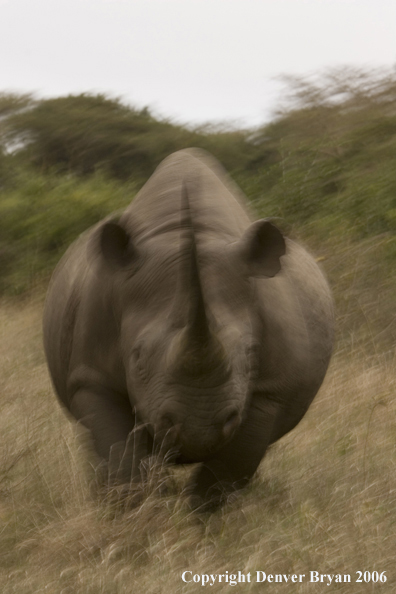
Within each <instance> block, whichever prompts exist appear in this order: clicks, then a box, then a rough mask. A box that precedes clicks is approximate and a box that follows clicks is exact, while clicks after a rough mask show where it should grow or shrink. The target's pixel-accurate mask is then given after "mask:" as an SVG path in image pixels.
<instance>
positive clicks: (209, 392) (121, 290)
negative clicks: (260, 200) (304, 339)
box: [99, 187, 285, 462]
mask: <svg viewBox="0 0 396 594" xmlns="http://www.w3.org/2000/svg"><path fill="white" fill-rule="evenodd" d="M181 213H182V216H181V220H180V225H179V228H178V230H177V231H176V232H174V233H173V234H172V233H171V234H163V235H158V236H155V235H154V236H153V237H152V238H149V239H147V240H145V241H143V240H139V239H138V240H137V241H135V240H134V231H133V221H132V222H125V221H124V222H119V223H114V222H108V223H105V224H104V225H103V226H102V227H101V229H100V241H99V243H100V253H101V259H102V260H103V261H104V262H105V263H106V270H105V272H104V273H103V274H107V275H109V274H110V275H112V276H113V282H112V286H113V292H114V300H113V303H114V315H115V317H116V319H117V324H118V327H119V331H120V337H121V340H120V345H121V350H122V353H121V356H122V359H123V362H124V368H125V373H126V383H127V389H128V393H129V396H130V399H131V404H132V406H133V407H134V408H135V410H136V412H137V414H138V417H139V418H140V420H141V421H142V422H143V423H145V424H146V425H147V427H148V428H149V430H150V432H151V433H152V435H153V437H154V438H155V440H156V441H157V443H161V444H163V445H165V450H166V451H169V450H172V451H174V452H176V456H177V457H178V459H179V460H181V461H186V462H187V461H188V462H190V461H201V460H205V459H206V458H208V457H210V456H212V455H213V453H214V452H216V451H217V450H219V449H220V448H221V447H222V446H223V445H224V444H225V443H227V441H229V440H230V439H231V438H232V436H233V435H234V434H235V432H236V431H237V430H238V428H239V426H240V424H241V422H242V421H243V418H244V411H245V409H246V406H247V402H248V398H249V386H250V382H251V379H252V376H253V374H254V372H255V367H256V366H257V361H256V357H255V352H256V349H255V346H256V344H255V335H254V325H255V319H254V313H253V312H254V311H255V307H254V299H255V294H254V283H253V282H252V280H251V279H252V277H272V276H274V275H276V274H277V273H278V272H279V271H280V257H281V256H282V255H283V254H284V253H285V241H284V238H283V236H282V234H281V232H280V231H279V230H278V229H277V228H276V227H275V226H274V225H273V224H272V223H270V222H269V221H267V220H259V221H256V222H255V223H252V224H251V225H250V226H249V227H248V228H247V229H246V231H245V232H244V234H243V235H242V236H241V237H240V238H239V239H238V240H237V241H232V242H229V240H219V239H216V240H213V241H210V240H208V241H207V240H206V238H205V236H204V235H202V237H203V239H202V240H201V235H200V233H197V232H196V231H195V229H194V225H193V221H192V217H191V214H190V208H189V202H188V195H187V190H186V188H185V187H184V189H183V190H182V208H181Z"/></svg>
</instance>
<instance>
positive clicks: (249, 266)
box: [237, 219, 286, 277]
mask: <svg viewBox="0 0 396 594" xmlns="http://www.w3.org/2000/svg"><path fill="white" fill-rule="evenodd" d="M237 249H238V252H239V256H240V258H241V260H242V263H243V266H244V269H245V270H246V273H247V275H248V276H256V277H272V276H275V275H276V274H278V272H279V271H280V269H281V263H280V257H281V256H283V255H284V254H285V253H286V244H285V239H284V237H283V235H282V233H281V232H280V231H279V229H278V228H277V227H275V225H273V224H272V223H270V221H268V220H266V219H260V220H259V221H256V222H254V223H252V224H251V225H250V227H249V228H248V229H247V230H246V231H245V233H244V235H243V236H242V238H241V240H240V241H239V242H238V248H237Z"/></svg>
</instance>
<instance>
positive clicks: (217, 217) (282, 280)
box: [44, 149, 334, 507]
mask: <svg viewBox="0 0 396 594" xmlns="http://www.w3.org/2000/svg"><path fill="white" fill-rule="evenodd" d="M333 319H334V316H333V302H332V297H331V293H330V290H329V287H328V284H327V281H326V280H325V278H324V276H323V274H322V272H321V270H320V269H319V267H318V265H317V264H316V262H315V260H314V258H313V257H312V256H311V255H310V254H309V253H307V251H306V250H305V249H304V248H303V247H301V246H300V245H298V244H297V243H295V242H294V241H292V240H290V239H288V238H286V237H284V235H283V234H282V232H281V231H280V230H279V229H278V228H277V226H276V225H274V223H273V221H271V220H268V219H261V220H256V221H253V222H252V218H251V216H250V213H249V210H248V207H247V200H246V199H245V198H244V196H243V195H242V192H241V191H240V190H239V189H238V188H237V187H236V185H234V184H233V182H232V181H231V180H230V178H229V177H228V176H227V174H226V173H225V171H224V170H223V169H222V168H221V166H220V165H219V164H218V163H217V161H216V160H215V159H214V158H213V157H211V156H210V155H209V154H207V153H205V152H204V151H201V150H198V149H188V150H183V151H178V152H176V153H174V154H172V155H170V156H169V157H167V158H166V159H165V160H164V161H163V162H162V163H161V164H160V165H159V167H158V168H157V169H156V171H155V172H154V174H153V175H152V177H151V178H150V179H149V180H148V181H147V183H146V184H145V185H144V186H143V188H142V189H141V190H140V192H139V193H138V195H137V196H136V198H135V199H134V200H133V201H132V202H131V204H130V205H129V206H128V207H127V208H126V209H125V210H124V211H123V212H121V213H116V214H114V215H111V216H110V217H107V218H106V219H104V220H103V221H101V222H100V223H98V224H97V225H96V226H94V227H93V228H91V229H89V230H88V231H86V232H85V233H84V234H83V235H82V236H80V237H79V238H78V239H77V240H76V241H75V243H73V244H72V245H71V247H70V248H69V249H68V251H67V252H66V254H65V255H64V256H63V258H62V259H61V261H60V263H59V264H58V266H57V268H56V269H55V272H54V274H53V276H52V279H51V282H50V287H49V290H48V294H47V298H46V302H45V308H44V347H45V353H46V358H47V362H48V367H49V371H50V375H51V378H52V382H53V385H54V389H55V391H56V393H57V395H58V397H59V399H60V402H61V403H62V404H63V405H64V407H65V408H66V409H67V410H68V411H69V412H70V413H71V415H72V417H74V418H75V419H76V420H77V421H79V422H80V423H81V424H82V425H83V426H84V427H86V428H87V429H88V432H89V434H90V436H91V438H92V443H93V446H94V450H95V451H96V453H97V455H98V456H99V458H100V459H101V460H102V461H104V464H107V467H108V468H109V469H110V470H109V476H110V480H111V481H112V483H113V484H130V485H132V484H136V483H139V481H141V480H142V476H144V472H143V468H144V467H145V460H147V459H148V458H149V457H151V456H162V458H161V459H162V460H164V461H168V462H169V463H170V464H195V466H194V469H193V471H192V473H191V477H190V479H189V482H188V486H187V488H186V490H187V492H188V494H189V497H190V500H191V504H192V505H194V506H195V507H199V506H201V505H202V506H205V505H206V504H209V503H210V504H211V505H213V506H214V507H216V506H218V505H221V504H222V503H223V502H224V501H225V500H226V499H227V497H228V496H230V494H232V493H234V492H236V491H239V490H240V489H242V487H244V486H245V485H246V484H247V483H248V482H249V480H250V479H251V478H252V477H253V475H254V474H255V472H256V470H257V468H258V466H259V464H260V462H261V460H262V458H263V456H264V454H265V452H266V450H267V448H268V446H270V445H271V444H272V443H274V442H275V441H277V440H278V439H279V438H281V437H282V436H283V435H285V434H286V433H288V432H289V431H290V430H291V429H293V428H294V427H295V426H296V425H297V423H298V422H299V421H300V420H301V419H302V417H303V416H304V414H305V413H306V411H307V409H308V407H309V405H310V403H311V402H312V400H313V398H314V396H315V395H316V393H317V392H318V390H319V387H320V386H321V384H322V381H323V379H324V376H325V373H326V370H327V367H328V364H329V361H330V357H331V352H332V345H333V326H334V324H333ZM111 469H113V470H111ZM114 469H116V470H114Z"/></svg>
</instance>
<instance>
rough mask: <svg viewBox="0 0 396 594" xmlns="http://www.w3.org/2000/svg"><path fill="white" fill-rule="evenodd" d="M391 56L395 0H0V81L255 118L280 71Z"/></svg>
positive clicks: (274, 93)
mask: <svg viewBox="0 0 396 594" xmlns="http://www.w3.org/2000/svg"><path fill="white" fill-rule="evenodd" d="M344 64H348V65H360V66H369V67H371V66H385V67H390V66H393V65H394V64H396V0H0V91H25V92H26V91H35V92H37V93H38V94H39V96H54V95H55V96H59V95H65V94H68V93H80V92H84V91H94V92H97V91H99V92H106V93H109V94H110V95H112V96H121V97H122V98H123V99H125V100H126V101H128V102H129V103H131V104H133V105H135V106H137V107H142V106H144V105H149V106H150V107H152V108H153V109H154V111H155V113H157V114H161V115H165V116H168V117H171V118H174V119H177V120H178V121H181V122H186V123H189V122H193V123H201V122H205V121H218V120H234V121H236V120H237V121H238V123H239V124H246V125H255V124H259V123H262V122H263V121H265V120H267V119H268V118H269V115H270V112H271V109H273V108H275V107H276V99H277V97H278V96H279V84H277V83H275V82H274V81H273V77H274V76H276V75H279V74H284V73H287V74H290V73H291V74H295V73H300V74H305V73H308V72H312V71H316V70H319V69H322V68H324V67H327V66H337V65H344Z"/></svg>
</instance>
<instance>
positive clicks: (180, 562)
mask: <svg viewBox="0 0 396 594" xmlns="http://www.w3.org/2000/svg"><path fill="white" fill-rule="evenodd" d="M41 309H42V299H41V298H40V297H38V298H37V297H36V298H35V299H31V300H30V301H29V302H25V303H23V304H21V303H19V304H16V303H14V304H8V303H5V302H3V303H2V304H1V305H0V358H1V359H0V360H1V367H0V386H1V390H0V399H1V401H0V410H1V415H0V434H1V440H0V591H1V592H2V594H11V593H15V594H16V593H18V594H33V593H40V594H41V593H48V594H75V593H81V594H91V593H92V594H100V593H104V594H116V593H117V594H124V593H125V594H126V593H128V594H130V593H135V592H144V593H145V594H155V593H162V592H169V593H172V592H186V593H187V592H195V591H198V592H199V591H201V589H202V585H201V584H199V583H184V582H183V580H182V577H181V576H182V573H183V572H184V571H191V572H192V574H186V577H187V578H188V579H191V576H192V575H194V574H198V575H201V574H213V575H214V574H216V575H218V574H225V573H226V571H228V572H229V574H231V573H237V572H238V571H241V572H242V573H244V574H248V573H249V572H250V573H251V576H252V581H251V583H244V584H243V583H240V584H238V585H236V587H235V588H234V590H235V591H236V592H243V593H245V592H246V593H251V592H263V591H264V592H267V591H268V592H296V593H310V594H311V593H312V594H314V593H316V592H327V591H328V589H327V588H328V586H327V585H326V584H327V579H326V578H325V579H326V581H325V582H323V583H320V582H319V583H317V582H314V583H312V582H309V572H310V571H318V572H319V573H320V574H342V575H343V574H349V575H350V576H351V583H334V581H333V583H332V584H331V587H330V588H329V591H334V592H345V593H348V594H352V593H353V594H355V593H360V592H362V593H363V592H364V593H371V592H381V593H384V594H385V593H391V592H396V399H395V397H394V393H395V356H394V354H393V353H381V352H378V350H377V354H376V355H375V356H372V357H371V358H367V356H363V354H362V352H361V351H357V350H355V351H353V350H352V351H348V352H338V353H337V352H336V354H335V356H334V358H333V362H332V365H331V368H330V371H329V373H328V376H327V378H326V381H325V384H324V385H323V388H322V389H321V391H320V393H319V395H318V396H317V398H316V400H315V401H314V403H313V405H312V407H311V408H310V410H309V412H308V413H307V415H306V417H305V418H304V420H303V421H302V422H301V423H300V425H299V426H298V428H297V429H296V430H294V431H293V432H292V433H291V434H289V435H288V436H286V437H285V438H284V439H282V440H281V441H280V442H279V443H278V444H276V445H275V446H273V447H272V449H271V451H270V452H269V453H268V455H267V456H266V458H265V460H264V461H263V463H262V465H261V467H260V471H259V474H258V476H257V477H256V479H255V480H254V481H253V483H252V485H251V486H250V487H249V488H248V489H247V490H246V491H245V492H244V493H243V494H242V495H240V496H239V497H237V498H235V499H234V500H233V501H231V502H230V503H229V505H228V506H226V507H225V508H224V509H223V510H221V511H219V512H217V513H215V514H214V515H212V516H210V517H199V516H197V515H196V514H192V513H190V511H189V509H188V507H187V506H186V502H185V498H184V497H183V494H182V490H183V485H184V483H185V479H186V473H188V469H186V470H181V471H175V472H173V471H172V472H171V474H170V477H169V478H168V479H167V482H168V491H167V494H166V495H160V494H159V490H160V486H161V484H162V481H163V476H162V474H161V473H160V472H158V471H157V470H155V469H153V472H152V480H151V482H150V484H149V485H148V486H147V487H146V491H145V497H144V499H143V501H142V503H141V504H140V505H139V506H138V507H136V508H135V509H132V510H126V511H125V510H122V509H119V508H118V507H117V506H116V505H115V504H114V502H111V503H110V502H106V501H102V502H100V503H98V501H97V500H95V498H94V497H93V496H92V489H91V483H92V481H94V478H95V477H94V473H93V470H92V468H90V466H89V463H88V462H87V456H86V452H85V446H84V445H83V443H82V440H81V438H78V437H77V432H76V431H75V427H74V426H73V424H72V423H70V422H69V421H68V419H67V417H66V415H65V414H64V412H63V411H62V410H61V409H60V407H59V405H58V403H57V401H56V399H55V397H54V395H53V392H52V388H51V385H50V381H49V377H48V374H47V371H46V366H45V362H44V356H43V351H42V346H41ZM256 571H263V572H266V574H281V575H283V574H285V575H287V574H305V578H304V579H303V581H302V582H301V583H295V584H293V583H290V581H289V582H288V583H284V582H282V583H268V582H267V581H266V582H263V583H257V582H256V573H255V572H256ZM357 571H362V572H365V571H367V572H370V574H372V572H374V571H376V572H378V573H379V574H380V573H381V572H386V574H385V576H386V578H387V581H386V582H385V583H377V584H374V583H372V582H371V581H370V583H365V582H364V578H363V582H362V583H356V579H357V578H358V574H356V572H357ZM366 577H367V574H366ZM374 578H375V574H374ZM334 580H335V578H334ZM206 588H209V589H210V591H211V592H220V591H229V589H230V584H228V583H225V584H223V583H222V584H219V583H216V584H215V585H214V586H209V585H207V586H206ZM231 588H232V587H231ZM231 591H233V590H231Z"/></svg>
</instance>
